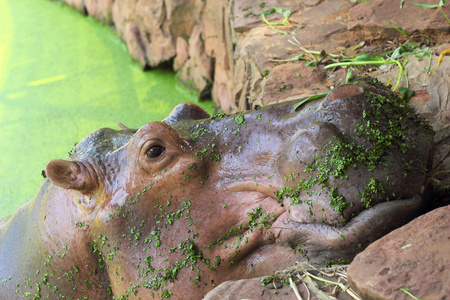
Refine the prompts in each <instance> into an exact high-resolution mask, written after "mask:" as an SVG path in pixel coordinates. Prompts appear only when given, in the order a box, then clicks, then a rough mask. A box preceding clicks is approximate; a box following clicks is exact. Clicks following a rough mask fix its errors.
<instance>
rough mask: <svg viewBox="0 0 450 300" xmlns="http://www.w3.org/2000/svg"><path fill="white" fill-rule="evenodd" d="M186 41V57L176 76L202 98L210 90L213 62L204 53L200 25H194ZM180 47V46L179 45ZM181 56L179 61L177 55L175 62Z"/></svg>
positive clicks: (178, 62)
mask: <svg viewBox="0 0 450 300" xmlns="http://www.w3.org/2000/svg"><path fill="white" fill-rule="evenodd" d="M178 39H181V38H180V37H179V38H178ZM188 43H189V44H188V47H189V48H188V53H187V54H188V58H187V59H185V60H184V61H183V64H182V66H180V68H179V69H178V72H177V76H178V78H179V79H180V80H181V82H183V83H184V84H185V85H186V86H188V87H189V88H190V89H191V90H196V91H197V92H198V93H199V95H200V98H202V96H204V95H205V94H207V95H209V93H210V92H211V87H212V82H213V81H212V80H213V78H212V76H213V64H212V59H211V58H210V57H209V56H207V55H206V53H205V45H204V44H203V41H202V32H201V26H200V25H196V26H195V27H194V29H193V31H192V34H191V37H190V39H189V42H188ZM180 47H182V46H181V45H180ZM177 50H178V41H177ZM182 55H184V54H182ZM183 58H184V57H183V56H182V57H181V58H180V61H179V60H178V59H179V57H178V56H177V58H176V60H175V63H176V64H180V63H181V59H183Z"/></svg>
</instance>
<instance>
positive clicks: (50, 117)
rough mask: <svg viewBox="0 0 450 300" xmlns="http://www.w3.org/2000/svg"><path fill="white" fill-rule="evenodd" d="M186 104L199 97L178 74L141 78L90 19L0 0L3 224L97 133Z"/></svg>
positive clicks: (30, 1) (54, 5) (35, 0)
mask: <svg viewBox="0 0 450 300" xmlns="http://www.w3.org/2000/svg"><path fill="white" fill-rule="evenodd" d="M184 101H195V99H194V98H193V96H191V95H189V93H188V92H187V90H185V89H183V88H181V87H180V86H178V85H177V83H176V80H175V77H174V74H173V73H172V72H169V71H165V70H153V71H150V72H145V73H144V72H142V71H141V69H140V66H139V65H138V64H136V63H134V62H132V61H131V58H130V56H129V54H128V52H127V50H126V46H125V45H124V44H123V43H122V42H121V41H120V39H119V38H118V36H117V35H116V34H115V33H114V32H113V31H111V30H110V29H109V28H107V27H105V26H102V25H100V24H98V23H96V22H95V21H94V20H93V19H92V18H89V17H88V18H86V17H84V16H82V15H80V14H78V13H77V12H76V11H74V10H73V9H71V8H69V7H67V6H65V5H62V4H61V3H58V2H51V1H48V0H0V218H2V217H4V216H7V215H9V214H11V213H13V212H14V211H15V210H16V209H17V208H18V207H19V206H20V205H21V204H23V203H25V202H26V201H28V200H29V199H30V198H31V197H33V196H34V194H35V193H36V192H37V190H38V188H39V186H40V184H41V182H42V180H43V178H42V177H41V171H42V170H43V169H44V167H45V164H46V162H47V161H49V160H52V159H64V158H66V157H67V152H68V150H69V149H70V148H71V147H72V146H73V145H74V143H75V142H77V141H79V140H80V139H82V138H83V137H85V136H86V135H88V134H89V133H91V132H92V131H94V130H96V129H98V128H102V127H111V128H118V126H117V125H116V122H118V121H120V122H122V123H124V124H125V125H127V126H128V127H132V128H138V127H140V126H141V125H143V124H145V123H147V122H151V121H156V120H161V119H163V118H164V117H166V116H167V114H168V113H169V112H170V111H171V110H172V108H173V107H174V106H175V105H176V104H177V103H180V102H184ZM203 106H204V107H205V106H206V108H207V110H208V111H210V112H211V110H212V103H206V104H203Z"/></svg>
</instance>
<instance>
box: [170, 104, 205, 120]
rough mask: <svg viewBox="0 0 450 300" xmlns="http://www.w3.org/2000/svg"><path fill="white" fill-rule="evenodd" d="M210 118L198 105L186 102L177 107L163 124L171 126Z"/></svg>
mask: <svg viewBox="0 0 450 300" xmlns="http://www.w3.org/2000/svg"><path fill="white" fill-rule="evenodd" d="M209 117H210V115H209V114H208V113H207V112H206V111H205V110H204V109H203V108H201V107H200V106H198V105H197V104H194V103H189V102H186V103H181V104H178V105H177V106H175V108H174V109H173V110H172V112H171V113H170V115H169V116H168V117H167V118H165V119H164V120H162V122H164V123H166V124H169V125H170V124H172V123H175V122H178V121H181V120H199V119H207V118H209Z"/></svg>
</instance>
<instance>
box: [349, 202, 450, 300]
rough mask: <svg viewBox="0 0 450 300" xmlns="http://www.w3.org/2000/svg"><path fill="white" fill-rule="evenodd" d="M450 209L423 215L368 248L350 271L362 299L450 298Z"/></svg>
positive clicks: (353, 263) (437, 210)
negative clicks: (407, 290)
mask: <svg viewBox="0 0 450 300" xmlns="http://www.w3.org/2000/svg"><path fill="white" fill-rule="evenodd" d="M449 249H450V206H445V207H441V208H439V209H436V210H433V211H432V212H430V213H428V214H425V215H422V216H420V217H418V218H417V219H415V220H413V221H412V222H410V223H409V224H407V225H405V226H403V227H401V228H399V229H397V230H395V231H393V232H391V233H390V234H388V235H386V236H385V237H383V238H381V239H379V240H378V241H376V242H375V243H373V244H371V245H370V246H369V247H367V249H366V250H364V251H363V252H361V253H360V254H358V255H357V256H356V258H355V259H354V261H353V262H352V263H351V264H350V266H349V267H348V270H347V271H348V278H349V282H350V285H351V286H352V287H353V288H354V289H355V290H356V291H357V292H359V294H360V295H361V296H362V298H363V299H405V300H406V299H411V297H410V296H409V295H407V294H406V293H405V292H403V291H402V290H401V289H402V288H408V289H409V292H410V293H411V294H413V295H414V296H415V297H418V298H420V299H427V300H431V299H446V298H447V297H448V295H450V252H449Z"/></svg>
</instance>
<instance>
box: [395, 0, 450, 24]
mask: <svg viewBox="0 0 450 300" xmlns="http://www.w3.org/2000/svg"><path fill="white" fill-rule="evenodd" d="M447 1H448V0H440V1H439V3H438V4H425V3H414V2H409V4H411V5H414V6H419V7H423V8H431V9H436V8H437V9H439V11H440V12H441V13H442V14H443V15H444V17H445V18H446V19H447V22H448V23H449V24H450V19H449V18H448V17H447V15H446V14H445V13H444V11H443V10H442V9H441V7H444V4H445V3H446V2H447ZM403 2H404V0H402V3H403ZM402 6H403V5H400V8H402Z"/></svg>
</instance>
